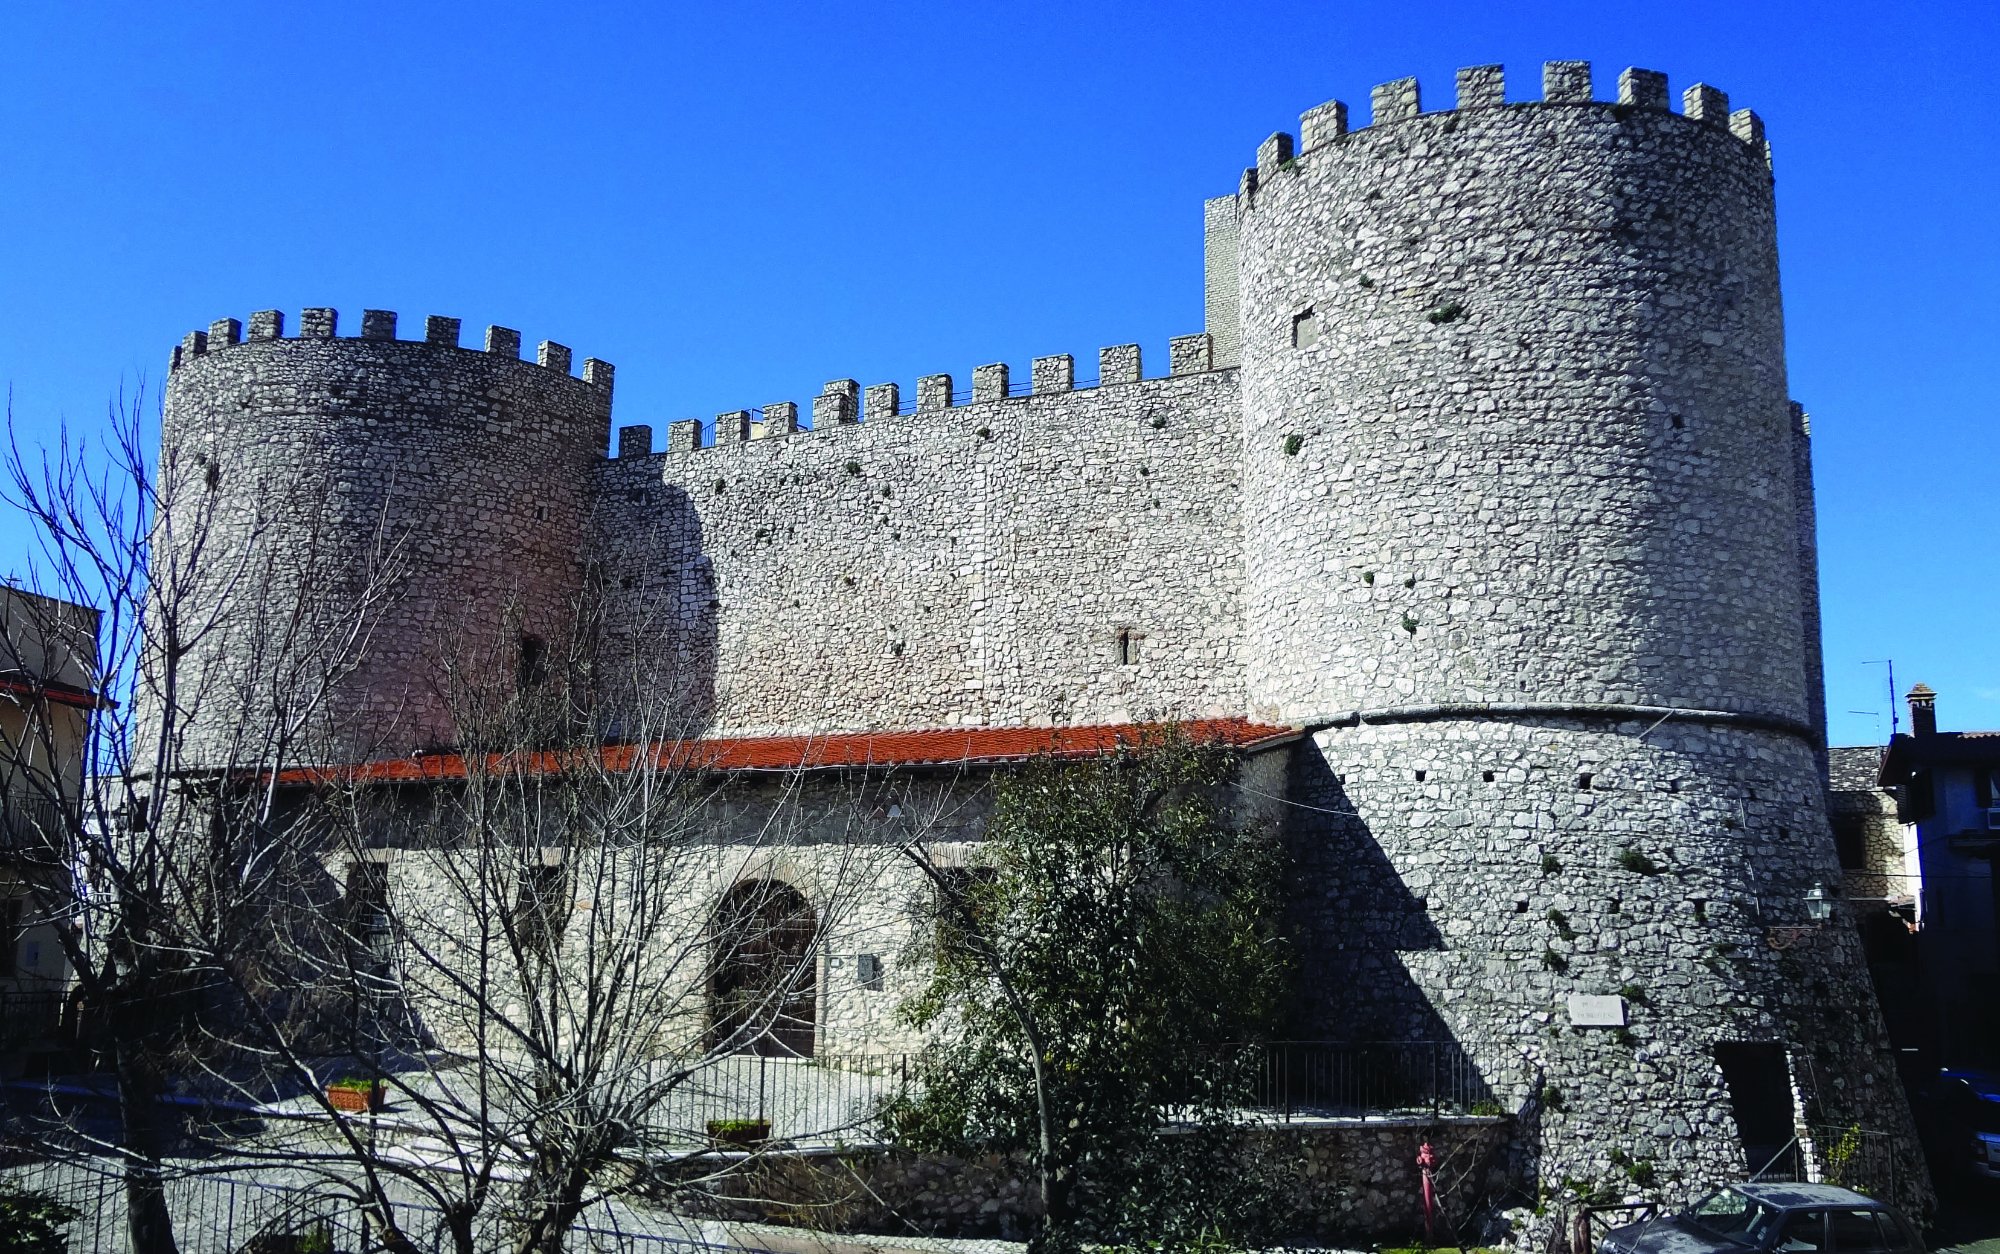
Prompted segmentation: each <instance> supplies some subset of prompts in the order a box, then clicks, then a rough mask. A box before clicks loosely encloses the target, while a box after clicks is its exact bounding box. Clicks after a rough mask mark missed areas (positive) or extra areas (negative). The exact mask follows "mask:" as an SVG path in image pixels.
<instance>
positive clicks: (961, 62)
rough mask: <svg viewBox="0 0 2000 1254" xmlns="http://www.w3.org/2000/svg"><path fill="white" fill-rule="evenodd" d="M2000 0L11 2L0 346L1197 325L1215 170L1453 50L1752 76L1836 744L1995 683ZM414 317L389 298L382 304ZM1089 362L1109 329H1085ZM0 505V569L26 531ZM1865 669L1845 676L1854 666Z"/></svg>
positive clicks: (815, 371) (910, 334) (818, 352)
mask: <svg viewBox="0 0 2000 1254" xmlns="http://www.w3.org/2000/svg"><path fill="white" fill-rule="evenodd" d="M1995 12H1996V6H1994V5H1992V4H1990V3H1987V4H1972V3H1967V4H1965V5H1962V6H1943V5H1915V4H1894V5H1885V4H1881V3H1868V4H1852V3H1812V4H1803V3H1801V4H1776V3H1766V4H1759V3H1756V2H1754V0H1745V2H1741V3H1732V4H1701V3H1677V4H1660V5H1644V6H1641V5H1632V4H1611V3H1605V2H1604V0H1597V2H1595V3H1588V4H1550V5H1527V4H1498V3H1493V2H1492V0H1485V2H1483V3H1473V4H1446V3H1413V2H1412V0H1401V2H1396V3H1388V2H1376V0H1370V2H1367V3H1346V4H1334V3H1320V4H1311V5H1303V4H1302V5H1276V4H1271V5H1245V4H1228V3H1208V4H1189V3H1179V2H1174V3H1155V4H1132V5H1126V6H1111V5H1090V4H1076V3H1069V4H1061V5H1047V4H1040V3H1010V4H989V3H981V4H976V5H975V4H957V5H952V4H946V5H935V4H934V5H919V4H899V5H886V4H870V3H856V2H850V3H843V4H824V3H816V4H803V3H802V4H795V5H778V4H735V5H714V6H704V7H701V8H692V7H689V8H681V7H675V6H669V5H662V4H644V3H632V4H629V5H622V6H607V5H594V4H581V3H565V4H535V5H527V4H516V3H508V2H504V0H489V2H487V3H482V4H477V5H473V4H463V5H444V4H435V3H422V2H420V0H398V2H396V3H373V2H363V0H345V2H344V3H341V4H336V5H310V6H309V5H290V4H285V5H233V6H214V5H210V6H201V5H193V6H190V5H185V4H160V3H156V2H155V3H145V4H136V3H135V4H112V3H99V4H89V3H77V4H68V3H55V2H52V0H40V2H31V0H17V2H16V3H12V4H8V5H6V6H4V8H0V153H4V158H0V188H4V191H0V241H4V254H0V256H4V260H0V383H4V384H5V385H6V386H8V387H10V388H11V390H12V397H13V406H14V410H15V413H16V415H17V419H18V421H19V422H20V424H21V425H22V426H23V427H24V428H25V429H26V430H27V431H28V432H29V433H30V434H31V435H32V434H34V433H37V432H41V431H46V430H49V429H51V428H52V427H53V425H54V424H55V423H56V422H57V420H58V419H60V418H63V417H65V416H66V417H68V418H70V419H71V420H73V421H75V420H81V421H89V420H91V419H93V418H95V417H96V416H97V415H98V414H100V413H101V412H102V411H103V408H104V406H105V403H106V401H107V399H108V398H109V397H110V396H111V395H112V394H113V393H115V392H116V391H117V390H118V389H119V388H120V387H121V386H122V387H124V388H126V389H128V390H129V389H130V388H132V387H133V386H134V385H136V384H138V383H140V382H143V383H144V384H145V385H146V386H147V387H148V388H150V389H157V387H158V385H159V383H160V380H161V376H162V374H163V373H164V367H165V365H166V360H167V355H168V351H169V349H170V347H171V346H172V345H173V344H174V343H175V342H176V341H177V340H178V339H179V338H180V336H181V335H182V334H183V333H184V332H186V331H188V330H191V329H194V328H196V327H201V326H206V325H207V324H208V322H209V321H211V320H212V319H214V318H218V317H224V316H235V317H239V318H244V317H247V316H248V314H249V313H250V311H251V310H253V309H261V308H266V307H277V308H281V309H284V310H286V311H288V314H289V316H290V317H291V318H293V319H296V317H297V310H299V309H300V308H301V307H303V306H307V305H332V306H335V307H337V308H338V309H340V311H341V314H342V319H343V329H344V330H349V331H350V332H351V330H352V329H355V328H358V326H359V317H360V311H361V310H362V309H363V308H364V307H377V308H384V309H395V310H398V311H400V312H401V314H402V315H403V318H404V319H405V324H406V326H407V325H410V324H412V323H415V324H416V325H421V324H420V321H419V320H420V319H421V318H422V317H423V315H425V314H429V313H440V314H451V315H456V316H459V317H462V318H464V319H465V321H466V324H467V327H468V341H470V337H471V335H473V334H475V333H476V332H475V331H474V330H472V328H476V327H478V326H483V325H484V324H486V323H488V322H498V323H502V324H504V325H508V326H513V327H517V328H519V329H520V330H521V331H522V332H523V334H524V336H525V338H526V339H527V340H528V341H529V342H530V343H532V342H533V341H535V340H538V339H542V338H552V339H556V340H559V341H561V342H563V343H566V344H569V345H571V346H572V347H573V348H574V349H576V350H577V353H578V355H579V357H581V356H585V355H590V356H597V357H602V358H605V359H607V360H609V361H612V362H614V363H616V364H617V366H618V367H619V376H618V393H619V394H618V403H617V415H618V420H619V421H622V422H652V423H653V424H654V425H655V426H656V427H657V426H662V425H663V424H664V423H665V422H667V421H669V420H672V419H676V418H684V417H696V416H712V415H713V414H715V413H716V412H718V411H721V410H725V409H735V408H740V407H745V406H751V405H758V404H763V403H765V402H768V401H775V400H787V399H790V400H799V401H805V400H807V399H809V398H810V397H811V396H812V394H813V393H815V392H817V391H818V389H819V385H820V383H821V382H822V381H824V380H826V379H829V378H835V377H844V376H853V377H856V378H859V379H861V380H862V381H863V382H864V383H873V382H880V381H885V380H891V379H894V380H898V381H901V382H903V383H904V384H905V386H906V387H907V386H908V385H909V384H910V383H911V382H912V381H913V380H914V379H915V378H916V376H917V375H919V374H923V373H929V372H932V371H939V370H945V371H950V372H952V373H954V374H956V375H960V376H961V377H963V376H965V375H967V374H969V372H970V369H971V367H972V366H974V365H976V364H978V363H981V362H987V361H1001V360H1004V361H1010V362H1013V363H1015V364H1016V366H1017V368H1018V367H1025V365H1026V363H1027V360H1028V359H1029V358H1030V357H1032V356H1035V355H1038V354H1044V353H1055V352H1071V353H1075V354H1077V355H1078V357H1079V358H1083V359H1090V358H1089V355H1090V354H1093V353H1095V351H1096V350H1097V348H1098V347H1099V346H1101V345H1105V344H1113V343H1121V342H1126V341H1132V340H1137V341H1139V342H1141V343H1142V344H1143V345H1144V346H1145V348H1146V350H1147V352H1148V354H1149V355H1150V356H1151V357H1152V358H1153V360H1154V361H1155V362H1158V361H1160V360H1161V359H1162V358H1163V356H1164V352H1165V347H1166V340H1167V337H1168V336H1171V335H1176V334H1182V333H1186V332H1190V331H1196V330H1199V329H1200V327H1201V323H1202V313H1201V272H1200V248H1201V212H1200V210H1201V200H1202V198H1203V197H1206V196H1214V195H1219V194H1222V193H1225V192H1228V191H1231V190H1233V189H1234V187H1235V184H1236V176H1237V172H1238V171H1239V170H1240V168H1241V167H1242V166H1244V165H1245V164H1248V163H1249V162H1250V161H1251V160H1252V156H1253V152H1254V150H1255V148H1256V145H1257V143H1258V141H1259V140H1261V139H1262V138H1263V137H1264V136H1265V135H1267V134H1269V133H1270V132H1271V131H1274V130H1279V129H1284V130H1294V129H1295V128H1296V118H1297V115H1298V114H1299V113H1300V112H1301V111H1303V110H1305V109H1307V108H1309V107H1311V106H1313V105H1316V104H1318V103H1320V102H1321V101H1323V100H1326V99H1329V98H1334V97H1338V98H1340V99H1344V100H1347V101H1349V102H1350V103H1351V104H1353V105H1355V106H1357V109H1359V110H1361V111H1362V112H1365V102H1366V100H1367V96H1368V88H1369V87H1370V85H1372V84H1374V83H1376V82H1380V81H1383V80H1386V79H1390V78H1395V77H1399V76H1401V75H1405V74H1417V75H1419V76H1421V78H1422V79H1423V81H1424V85H1425V90H1426V92H1427V94H1428V97H1429V99H1430V101H1431V102H1432V103H1434V104H1439V105H1442V104H1448V103H1449V101H1450V99H1451V86H1450V84H1451V75H1452V71H1453V69H1454V68H1455V67H1457V66H1460V65H1469V64H1481V63H1486V62H1492V61H1500V62H1504V63H1506V65H1507V67H1508V70H1509V73H1510V76H1511V77H1512V83H1511V85H1510V92H1511V94H1513V95H1515V96H1516V97H1519V96H1521V95H1523V94H1532V93H1533V92H1534V91H1535V90H1536V87H1535V84H1536V83H1538V81H1539V64H1540V62H1542V61H1543V60H1546V59H1552V58H1587V59H1589V60H1591V61H1594V62H1595V63H1596V67H1597V84H1598V91H1599V93H1600V94H1604V93H1607V92H1609V91H1611V90H1612V89H1613V84H1614V82H1615V78H1616V75H1617V72H1618V70H1619V69H1620V68H1621V67H1623V66H1625V65H1630V64H1636V65H1642V66H1647V67H1651V68H1657V69H1662V70H1665V71H1667V73H1668V74H1669V75H1670V76H1671V78H1672V81H1673V85H1674V87H1675V89H1676V91H1678V89H1679V88H1680V87H1683V86H1685V85H1687V84H1688V83H1691V82H1694V81H1696V80H1697V79H1700V80H1704V81H1707V82H1710V83H1714V84H1716V85H1718V86H1720V87H1722V88H1723V89H1725V90H1726V91H1728V92H1729V93H1730V96H1731V100H1732V102H1733V104H1735V105H1736V106H1738V107H1744V106H1747V107H1750V108H1754V109H1756V110H1758V111H1759V112H1760V113H1762V114H1763V116H1764V118H1765V120H1766V123H1767V125H1768V127H1769V132H1770V136H1771V139H1772V142H1773V144H1774V145H1775V147H1776V164H1777V172H1778V207H1779V221H1780V226H1781V237H1782V239H1781V247H1782V257H1783V263H1784V275H1785V285H1786V286H1785V297H1786V313H1787V315H1788V319H1787V320H1788V324H1789V335H1790V344H1791V371H1792V387H1793V392H1794V394H1795V395H1796V396H1797V397H1798V398H1799V399H1801V400H1802V401H1804V402H1805V403H1806V405H1807V407H1808V408H1809V409H1810V410H1811V411H1812V413H1813V416H1814V421H1815V430H1816V433H1817V447H1818V474H1819V511H1820V512H1819V517H1820V557H1821V566H1822V581H1823V587H1824V590H1825V601H1826V657H1827V676H1828V688H1829V706H1830V708H1831V710H1832V711H1833V729H1834V734H1833V740H1834V742H1835V743H1848V744H1853V743H1866V742H1869V741H1872V740H1876V739H1878V738H1879V737H1880V736H1881V735H1883V734H1885V733H1886V731H1887V718H1886V704H1887V703H1886V698H1885V695H1884V690H1883V683H1882V675H1881V668H1880V667H1869V666H1865V665H1863V663H1864V662H1865V661H1867V660H1869V659H1875V658H1884V657H1894V658H1895V660H1896V677H1897V680H1898V682H1899V683H1900V684H1901V685H1902V686H1903V687H1905V688H1907V687H1908V686H1909V684H1910V683H1911V682H1913V681H1915V680H1919V679H1921V680H1924V681H1926V682H1928V683H1930V684H1931V685H1932V686H1933V687H1935V688H1937V689H1938V690H1939V691H1940V693H1941V694H1942V695H1941V698H1940V702H1939V705H1940V718H1941V721H1942V722H1943V723H1944V725H1946V726H1947V727H1986V728H2000V667H1996V665H1995V652H1994V649H1993V646H1992V641H1993V639H1994V632H1993V626H1994V623H1995V621H1996V618H2000V526H1996V524H1995V521H1994V502H1995V500H1996V497H2000V422H1996V421H1995V419H1994V415H1993V400H1992V389H1993V378H1992V375H1993V369H1992V367H1993V366H1994V364H1995V361H1996V352H1995V348H1994V345H1995V342H1996V336H2000V250H1996V244H1995V238H1996V235H2000V210H1996V204H1995V199H1994V197H1995V192H1996V183H2000V180H1997V179H1996V171H2000V141H1996V138H1995V129H1994V125H1993V101H1994V97H1995V92H1996V82H1997V81H2000V79H1996V75H2000V38H1996V35H2000V19H1997V18H1996V17H1995ZM406 333H407V332H406ZM1091 360H1094V359H1091ZM24 543H25V541H24V539H23V537H22V535H21V533H20V530H19V527H18V524H16V523H14V522H13V521H11V520H8V521H5V522H0V546H4V547H0V556H4V559H5V560H0V567H11V566H17V565H19V564H20V560H21V555H22V554H23V552H24V549H23V545H24ZM1853 710H1859V711H1864V712H1863V713H1860V714H1851V713H1848V711H1853Z"/></svg>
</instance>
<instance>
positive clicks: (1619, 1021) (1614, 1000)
mask: <svg viewBox="0 0 2000 1254" xmlns="http://www.w3.org/2000/svg"><path fill="white" fill-rule="evenodd" d="M1569 1025H1570V1026H1571V1027H1573V1028H1622V1027H1624V1026H1625V999H1624V998H1623V997H1613V996H1601V995H1598V994H1595V993H1571V994H1570V996H1569Z"/></svg>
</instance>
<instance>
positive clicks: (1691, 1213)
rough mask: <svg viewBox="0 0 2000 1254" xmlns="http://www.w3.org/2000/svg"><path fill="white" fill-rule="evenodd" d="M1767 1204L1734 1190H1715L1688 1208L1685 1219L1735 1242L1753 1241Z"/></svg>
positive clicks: (1765, 1216)
mask: <svg viewBox="0 0 2000 1254" xmlns="http://www.w3.org/2000/svg"><path fill="white" fill-rule="evenodd" d="M1772 1214H1773V1212H1772V1210H1771V1208H1770V1207H1768V1206H1766V1205H1764V1204H1763V1203H1762V1202H1759V1201H1757V1200H1756V1199H1755V1198H1750V1197H1745V1196H1744V1195H1743V1194H1741V1193H1738V1192H1737V1191H1736V1190H1734V1189H1717V1190H1716V1191H1715V1192H1713V1193H1711V1194H1709V1195H1708V1196H1707V1197H1705V1198H1703V1199H1701V1200H1700V1201H1699V1202H1696V1203H1695V1204H1694V1205H1693V1206H1692V1207H1690V1208H1688V1212H1687V1218H1688V1219H1690V1220H1692V1221H1693V1222H1694V1223H1695V1224H1696V1225H1697V1226H1698V1227H1701V1228H1704V1229H1706V1230H1707V1231H1709V1232H1712V1233H1714V1234H1715V1235H1716V1236H1719V1237H1722V1238H1724V1239H1726V1240H1730V1241H1734V1242H1736V1243H1738V1244H1739V1245H1754V1244H1756V1239H1757V1233H1758V1231H1759V1230H1760V1229H1762V1228H1763V1226H1764V1224H1765V1223H1766V1222H1767V1221H1769V1220H1770V1218H1771V1216H1772Z"/></svg>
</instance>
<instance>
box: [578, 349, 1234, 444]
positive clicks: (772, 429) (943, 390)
mask: <svg viewBox="0 0 2000 1254" xmlns="http://www.w3.org/2000/svg"><path fill="white" fill-rule="evenodd" d="M1167 364H1168V370H1167V374H1166V375H1164V376H1155V377H1165V378H1172V377H1173V376H1175V375H1190V374H1200V373H1203V372H1205V371H1208V370H1212V369H1216V368H1217V366H1216V363H1215V355H1214V352H1213V350H1212V348H1211V346H1210V341H1209V335H1208V333H1207V332H1202V333H1200V334H1198V335H1181V336H1175V337H1174V338H1173V339H1172V340H1170V341H1168V344H1167ZM1144 379H1145V370H1144V367H1143V356H1142V354H1141V353H1140V349H1139V346H1138V345H1137V344H1114V345H1111V346H1110V347H1108V348H1102V349H1099V350H1098V353H1097V377H1096V378H1094V379H1091V378H1084V379H1079V378H1077V374H1076V359H1075V358H1074V357H1072V356H1071V355H1069V354H1068V353H1059V354H1055V355H1052V356H1048V357H1037V358H1035V359H1034V360H1033V362H1031V363H1030V364H1029V368H1028V378H1027V380H1026V381H1025V382H1017V381H1015V379H1014V378H1013V374H1012V372H1011V371H1010V370H1009V368H1008V366H1007V364H1006V363H1005V362H993V363H990V364H988V365H984V366H975V367H974V368H973V371H972V386H971V387H970V388H969V389H966V390H963V391H955V390H954V389H953V385H952V376H950V375H948V374H928V375H924V376H923V377H921V378H919V379H918V380H917V386H916V389H915V391H914V393H913V394H905V392H904V390H903V388H902V387H901V385H900V384H896V383H877V384H872V385H870V386H868V387H865V388H864V387H863V386H862V385H861V384H860V382H859V381H858V380H855V379H833V380H829V381H828V382H827V384H826V386H825V387H823V388H822V389H821V390H820V394H819V395H818V396H815V397H813V399H812V401H811V403H810V406H809V412H810V414H811V416H812V425H811V426H810V427H806V426H801V425H800V423H799V406H798V405H797V404H794V403H793V402H790V401H784V402H779V403H776V404H771V405H766V406H763V407H762V408H757V409H735V410H729V411H726V412H724V413H720V414H717V415H716V416H715V422H714V432H715V434H714V437H713V439H712V440H710V442H709V443H707V444H703V443H702V428H703V426H704V424H703V423H702V422H701V420H699V419H695V418H688V419H683V420H681V421H679V422H672V423H669V424H667V447H666V452H668V453H691V452H694V451H696V450H699V449H703V448H714V447H715V446H716V445H718V444H720V445H734V444H747V443H750V442H752V441H756V440H770V439H782V438H784V437H786V436H793V435H811V434H813V433H814V432H821V431H834V430H838V429H840V428H842V427H854V426H865V425H868V424H870V423H876V422H885V421H889V420H891V419H896V418H903V417H908V416H911V415H916V414H931V413H943V412H946V411H949V410H953V409H963V408H966V407H968V406H972V405H986V404H992V403H995V402H1001V401H1009V400H1024V399H1026V398H1028V397H1034V396H1053V395H1057V394H1060V393H1064V392H1074V391H1078V390H1092V389H1097V388H1105V387H1116V386H1119V385H1122V384H1127V383H1139V382H1142V381H1144ZM618 436H619V438H618V449H617V456H618V457H620V458H626V457H647V456H651V455H652V453H653V429H652V428H651V427H649V426H626V427H620V428H619V429H618Z"/></svg>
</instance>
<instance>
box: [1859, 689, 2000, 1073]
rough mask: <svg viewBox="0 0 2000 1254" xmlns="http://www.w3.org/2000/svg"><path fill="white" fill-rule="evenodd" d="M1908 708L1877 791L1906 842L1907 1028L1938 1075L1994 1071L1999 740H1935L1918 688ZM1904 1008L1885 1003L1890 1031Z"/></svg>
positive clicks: (1932, 701)
mask: <svg viewBox="0 0 2000 1254" xmlns="http://www.w3.org/2000/svg"><path fill="white" fill-rule="evenodd" d="M1909 703H1910V732H1909V734H1907V735H1897V736H1894V737H1892V738H1891V739H1890V741H1889V747H1888V750H1887V752H1886V753H1884V754H1883V757H1882V768H1881V772H1880V776H1879V781H1878V782H1879V784H1880V785H1881V787H1883V788H1887V789H1893V790H1894V791H1895V795H1896V798H1897V812H1896V820H1897V822H1899V823H1901V824H1904V825H1906V830H1907V831H1908V832H1909V833H1911V836H1910V837H1909V838H1907V839H1906V841H1905V846H1906V848H1907V849H1908V850H1909V851H1910V853H1911V854H1912V855H1913V865H1914V872H1915V874H1914V879H1913V880H1911V884H1912V888H1911V890H1910V893H1911V898H1912V899H1911V903H1910V906H1909V909H1908V915H1909V919H1910V922H1911V924H1912V925H1913V926H1914V929H1915V941H1916V953H1915V958H1916V964H1915V965H1916V969H1918V970H1919V971H1920V972H1921V978H1920V981H1919V982H1917V983H1916V984H1915V985H1914V987H1915V988H1917V989H1919V990H1920V993H1921V1004H1920V1006H1919V1007H1918V1008H1917V1018H1916V1020H1915V1021H1914V1023H1912V1025H1911V1027H1912V1028H1913V1029H1914V1030H1915V1032H1914V1034H1915V1036H1916V1042H1917V1043H1918V1045H1919V1046H1920V1047H1921V1048H1922V1049H1923V1050H1924V1051H1925V1053H1926V1055H1927V1059H1928V1061H1930V1062H1931V1063H1934V1064H1935V1065H1937V1066H1946V1067H1970V1066H1987V1067H1991V1066H2000V878H1996V876H1995V875H1994V865H1993V864H1994V858H1995V856H1996V854H2000V782H1997V781H2000V731H1963V732H1945V731H1939V730H1938V725H1937V693H1935V692H1933V691H1932V690H1931V689H1930V688H1929V687H1927V686H1926V685H1923V684H1918V685H1917V686H1916V687H1914V688H1912V689H1910V692H1909ZM1878 986H1879V983H1878ZM1906 987H1907V986H1906ZM1900 1000H1902V999H1901V998H1891V997H1888V996H1885V997H1884V1003H1885V1004H1884V1009H1885V1011H1886V1012H1888V1013H1889V1014H1890V1019H1891V1027H1892V1030H1896V1029H1897V1028H1898V1027H1899V1026H1900V1025H1899V1023H1898V1020H1899V1019H1901V1018H1902V1017H1903V1016H1902V1015H1901V1014H1899V1013H1898V1012H1899V1011H1901V1010H1903V1009H1904V1008H1902V1007H1898V1006H1897V1005H1896V1002H1898V1001H1900ZM1900 1034H1901V1033H1900V1032H1899V1035H1900Z"/></svg>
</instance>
